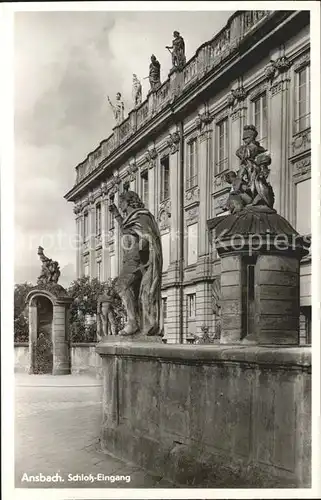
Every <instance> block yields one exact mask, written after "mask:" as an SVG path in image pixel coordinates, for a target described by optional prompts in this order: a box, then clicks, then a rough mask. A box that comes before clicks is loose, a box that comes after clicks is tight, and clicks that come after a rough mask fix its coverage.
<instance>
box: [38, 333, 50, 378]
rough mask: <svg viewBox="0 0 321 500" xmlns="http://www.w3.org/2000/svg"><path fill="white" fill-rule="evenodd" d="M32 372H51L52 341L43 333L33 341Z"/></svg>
mask: <svg viewBox="0 0 321 500" xmlns="http://www.w3.org/2000/svg"><path fill="white" fill-rule="evenodd" d="M34 356H35V365H34V373H38V374H39V373H51V372H52V365H53V354H52V342H51V340H50V339H49V338H48V337H46V336H45V335H43V334H41V333H40V334H39V337H38V339H37V341H36V342H35V343H34Z"/></svg>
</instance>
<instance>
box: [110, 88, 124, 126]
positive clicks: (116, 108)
mask: <svg viewBox="0 0 321 500" xmlns="http://www.w3.org/2000/svg"><path fill="white" fill-rule="evenodd" d="M107 99H108V102H109V104H110V107H111V109H112V111H113V114H114V118H115V122H116V125H119V124H120V123H121V122H122V121H123V120H124V112H125V106H124V102H123V101H122V98H121V93H120V92H117V94H116V101H115V104H113V103H112V102H111V100H110V99H109V96H107Z"/></svg>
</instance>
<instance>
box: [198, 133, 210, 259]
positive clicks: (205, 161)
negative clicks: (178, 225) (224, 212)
mask: <svg viewBox="0 0 321 500" xmlns="http://www.w3.org/2000/svg"><path fill="white" fill-rule="evenodd" d="M211 136H212V127H210V126H209V125H208V126H206V129H205V130H203V131H201V133H200V135H199V141H198V143H199V155H198V185H199V189H200V191H199V193H200V194H199V222H198V224H199V225H198V255H199V257H203V256H205V255H208V252H209V239H208V228H207V220H208V219H209V217H210V210H211V197H210V189H209V185H210V183H211V165H210V151H211V147H212V141H211Z"/></svg>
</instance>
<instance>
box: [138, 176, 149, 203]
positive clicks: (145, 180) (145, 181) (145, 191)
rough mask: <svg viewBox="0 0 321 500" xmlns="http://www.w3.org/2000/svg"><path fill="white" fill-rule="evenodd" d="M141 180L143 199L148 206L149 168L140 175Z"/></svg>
mask: <svg viewBox="0 0 321 500" xmlns="http://www.w3.org/2000/svg"><path fill="white" fill-rule="evenodd" d="M140 180H141V200H142V202H143V203H144V205H145V207H146V208H148V196H149V193H148V170H146V171H145V172H143V173H142V174H141V177H140Z"/></svg>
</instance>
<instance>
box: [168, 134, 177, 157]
mask: <svg viewBox="0 0 321 500" xmlns="http://www.w3.org/2000/svg"><path fill="white" fill-rule="evenodd" d="M179 142H180V134H179V132H178V131H176V132H173V133H172V134H169V138H168V139H167V146H168V147H169V149H170V154H171V155H173V154H175V153H177V151H178V150H179Z"/></svg>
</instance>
